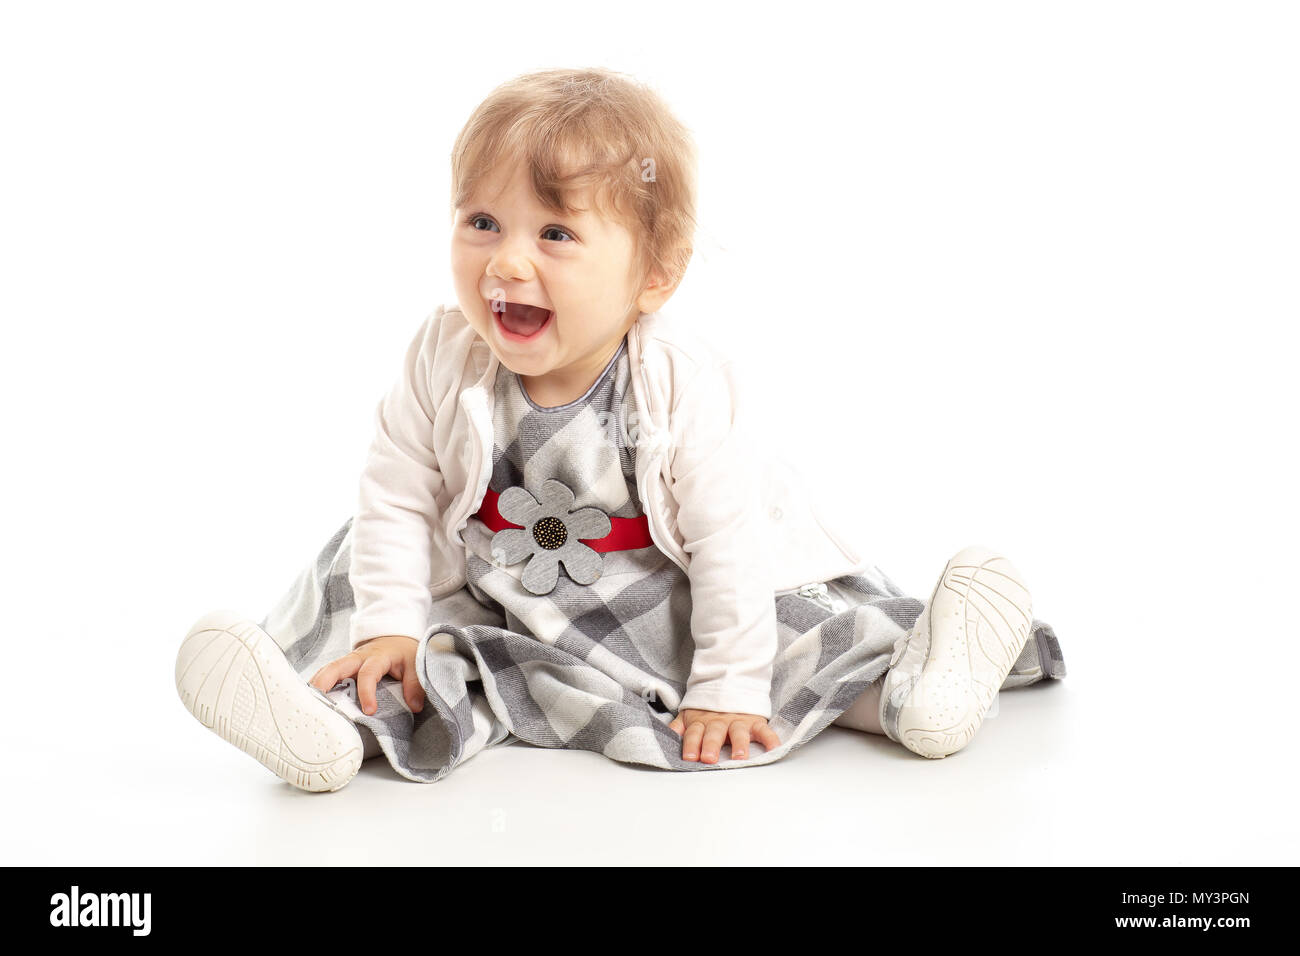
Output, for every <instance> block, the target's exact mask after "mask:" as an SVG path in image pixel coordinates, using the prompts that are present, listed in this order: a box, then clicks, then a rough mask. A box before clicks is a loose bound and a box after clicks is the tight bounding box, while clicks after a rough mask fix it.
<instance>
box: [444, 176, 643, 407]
mask: <svg viewBox="0 0 1300 956" xmlns="http://www.w3.org/2000/svg"><path fill="white" fill-rule="evenodd" d="M503 165H504V164H503ZM577 205H580V206H582V207H585V208H586V210H587V211H586V212H583V213H580V214H578V215H575V216H568V217H557V216H556V214H555V213H553V212H551V211H549V210H548V209H547V208H546V207H545V206H543V205H542V204H541V202H540V201H539V200H538V199H537V197H536V196H535V195H534V194H533V191H532V188H531V185H530V183H529V179H528V174H527V171H526V170H525V169H524V168H523V167H522V165H520V166H519V167H518V168H516V169H514V170H509V169H505V168H498V170H496V172H495V174H494V175H493V176H492V177H490V178H489V179H487V180H486V181H485V182H484V183H483V185H482V186H481V188H480V189H479V191H478V193H477V194H476V195H474V196H473V197H472V198H471V199H470V200H469V202H468V203H467V204H466V205H465V206H463V207H460V208H458V209H457V210H456V219H455V222H454V223H453V226H452V240H451V269H452V275H453V277H454V280H455V284H456V296H457V299H458V302H459V304H460V307H461V310H462V311H463V312H464V313H465V317H466V319H467V320H468V321H469V323H470V325H471V326H472V327H473V328H474V330H475V331H476V332H478V334H479V335H481V336H482V337H483V338H484V339H485V340H486V341H487V343H488V345H489V346H490V347H491V349H492V351H493V352H494V353H495V354H496V356H497V358H498V359H500V361H501V363H502V364H503V365H505V366H506V367H507V368H509V369H511V370H512V371H515V372H517V373H518V374H519V375H520V376H521V377H522V378H523V379H524V380H525V385H526V386H527V388H528V392H529V395H530V396H531V397H532V399H533V400H534V401H535V402H538V403H539V404H545V405H559V404H564V403H566V402H569V401H572V400H573V399H575V398H578V397H580V396H581V395H582V394H583V393H584V392H585V391H586V390H587V389H588V388H589V387H590V386H591V384H592V383H593V382H595V380H596V377H597V376H598V375H599V374H600V373H601V371H603V370H604V368H605V365H606V364H608V362H609V359H610V358H611V357H612V356H613V354H614V351H615V350H616V349H617V348H618V343H619V341H620V340H621V339H622V338H623V335H624V334H625V333H626V332H627V330H628V329H629V328H630V327H631V326H632V324H633V323H634V322H635V321H636V319H637V317H638V316H639V315H640V313H641V312H653V311H655V310H656V309H657V308H659V306H660V305H662V302H663V300H664V299H666V298H667V295H662V294H657V293H656V292H655V291H654V289H651V290H650V291H648V292H647V291H646V290H645V289H642V288H634V287H633V282H634V280H635V276H634V275H633V274H632V273H633V270H634V268H635V263H634V261H633V258H634V248H633V237H632V234H631V233H630V232H629V231H628V229H627V228H626V227H625V226H624V225H623V224H622V223H620V222H617V221H613V220H610V219H606V218H605V217H603V216H602V215H601V214H600V212H599V210H598V209H597V208H596V206H595V204H594V202H593V200H592V197H591V196H590V194H588V195H586V196H580V197H578V200H577ZM529 307H531V308H529Z"/></svg>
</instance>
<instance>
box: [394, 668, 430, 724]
mask: <svg viewBox="0 0 1300 956" xmlns="http://www.w3.org/2000/svg"><path fill="white" fill-rule="evenodd" d="M397 668H398V669H400V671H401V674H400V676H401V678H402V696H403V697H404V698H406V706H407V707H409V708H411V713H413V714H418V713H419V712H420V711H421V710H423V709H424V688H423V687H421V686H420V679H419V678H418V677H416V676H415V665H414V664H411V663H409V662H407V661H402V662H401V663H400V664H398V665H397Z"/></svg>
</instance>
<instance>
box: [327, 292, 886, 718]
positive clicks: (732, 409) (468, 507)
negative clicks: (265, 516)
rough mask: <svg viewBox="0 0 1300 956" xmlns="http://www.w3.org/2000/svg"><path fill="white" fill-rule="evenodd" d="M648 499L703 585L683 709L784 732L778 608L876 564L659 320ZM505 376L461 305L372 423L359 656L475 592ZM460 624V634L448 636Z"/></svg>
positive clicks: (639, 391) (659, 533)
mask: <svg viewBox="0 0 1300 956" xmlns="http://www.w3.org/2000/svg"><path fill="white" fill-rule="evenodd" d="M627 352H628V360H629V363H630V370H631V374H632V388H633V393H634V398H635V406H636V410H637V411H636V413H635V414H634V415H631V416H628V417H629V418H636V419H637V420H635V421H626V422H620V423H619V424H620V426H621V427H622V428H624V429H626V434H627V435H628V436H629V439H630V440H632V441H633V442H634V444H635V447H636V485H637V493H638V495H639V496H640V499H641V504H642V507H643V508H644V509H645V513H646V516H647V518H648V523H649V528H650V536H651V538H652V540H653V541H654V543H655V545H656V546H657V547H658V548H659V549H660V550H661V551H663V552H664V553H665V554H667V555H668V556H669V557H670V558H671V559H672V560H673V561H674V562H676V564H677V565H678V566H679V567H680V568H681V569H682V570H683V571H684V572H686V574H687V575H688V576H689V578H690V585H691V635H692V637H693V639H694V642H695V656H694V658H693V659H692V663H691V672H690V678H689V680H688V681H687V685H686V694H685V696H684V697H683V698H682V702H681V709H682V710H685V709H687V708H695V709H701V710H714V711H732V712H736V713H748V714H758V715H760V716H763V717H769V718H770V717H771V716H772V715H771V709H770V703H769V700H770V698H769V694H770V691H771V676H772V661H773V658H774V657H775V655H776V650H777V633H776V608H775V595H776V594H778V593H781V592H785V591H792V590H795V589H797V588H799V587H800V586H802V585H805V584H810V583H814V582H818V581H828V580H830V579H832V578H835V577H838V576H840V575H842V574H850V573H860V572H862V571H864V570H866V569H867V568H869V567H870V565H869V564H868V563H866V562H864V561H863V560H862V559H861V558H860V557H859V555H858V554H857V553H856V552H855V551H854V550H852V549H851V548H850V547H849V546H848V545H847V544H846V543H845V542H844V541H843V539H842V537H841V536H837V535H835V534H834V533H833V532H832V531H831V530H829V529H827V528H826V527H825V525H824V523H823V522H822V521H821V520H820V517H819V515H818V514H817V512H816V511H815V509H813V507H812V506H811V502H810V500H809V498H808V496H807V495H806V494H805V493H804V492H803V490H802V487H801V485H800V480H799V476H798V474H797V472H795V471H794V470H793V469H792V468H791V467H790V465H789V464H788V463H787V462H785V461H783V460H781V459H780V458H778V457H775V456H771V455H766V454H760V452H759V449H758V448H757V447H756V446H755V445H754V444H753V443H752V442H751V440H750V438H749V431H748V428H747V426H746V425H745V419H744V418H743V417H742V416H741V411H742V406H743V402H742V401H741V396H740V394H739V393H738V392H737V387H736V380H735V378H734V375H733V371H732V366H731V364H730V362H729V361H728V360H725V359H723V358H721V357H720V356H719V355H718V354H717V352H716V351H715V350H714V349H713V347H712V346H711V345H710V344H709V343H708V342H707V341H705V340H704V339H702V338H700V337H699V336H698V335H697V334H695V333H694V332H693V331H692V330H691V329H690V328H688V327H687V326H686V324H684V323H679V322H678V321H677V320H676V319H675V318H673V317H670V316H669V314H668V313H666V312H663V311H660V312H655V313H651V314H643V315H642V316H641V317H640V318H639V319H638V320H637V321H636V323H634V324H633V326H632V328H631V329H630V330H629V332H628V348H627ZM499 365H500V363H499V361H498V359H497V357H496V356H495V355H494V354H493V353H492V350H491V349H490V348H489V347H488V344H487V343H486V342H485V341H484V340H483V339H482V338H481V337H480V336H479V335H478V334H477V333H476V332H475V331H474V330H473V328H472V327H471V326H470V325H469V323H468V322H467V321H466V319H465V316H464V315H463V314H462V313H461V311H460V308H459V306H457V305H451V306H439V307H438V309H437V310H436V311H435V312H434V313H433V315H431V316H430V317H429V318H428V319H426V320H425V322H424V324H423V325H421V327H420V329H419V331H418V332H417V334H416V336H415V338H414V339H413V340H412V341H411V344H410V346H409V347H408V348H407V351H406V360H405V362H404V364H403V367H402V372H401V375H400V377H399V379H398V381H397V382H396V383H395V384H394V385H393V387H392V388H391V389H390V390H389V392H388V394H387V395H386V396H385V397H384V398H383V399H382V400H381V401H380V403H379V405H378V407H377V409H376V412H375V435H374V439H373V440H372V442H371V445H370V450H369V453H368V455H367V458H366V462H365V467H364V469H363V471H362V474H361V486H360V495H359V500H358V506H357V511H356V514H355V515H354V518H353V525H352V558H351V565H350V568H349V577H350V579H351V583H352V589H353V593H354V595H355V599H356V609H355V612H354V614H353V617H352V623H351V640H352V646H353V647H355V646H357V644H359V643H361V642H362V641H365V640H367V639H369V638H372V637H379V636H382V635H387V634H401V635H406V636H409V637H413V638H416V639H417V640H418V639H420V638H421V637H423V636H424V635H425V632H426V630H427V629H428V628H429V627H430V626H431V625H432V624H435V623H436V622H430V621H429V620H428V617H429V613H430V610H431V605H432V599H433V598H434V597H440V596H442V595H444V594H448V593H450V592H452V591H454V590H457V589H458V588H460V587H462V586H464V584H465V581H466V568H465V561H466V548H465V543H464V539H463V538H462V537H461V531H462V529H464V527H465V525H466V523H467V522H468V520H469V518H470V516H471V515H473V514H474V513H476V512H477V511H478V509H479V506H480V505H481V504H482V501H483V497H484V494H485V493H486V491H487V487H488V482H489V481H490V479H491V476H492V447H493V444H492V403H493V401H494V398H495V393H494V391H493V385H494V382H495V379H496V373H497V369H498V367H499ZM446 623H454V622H446Z"/></svg>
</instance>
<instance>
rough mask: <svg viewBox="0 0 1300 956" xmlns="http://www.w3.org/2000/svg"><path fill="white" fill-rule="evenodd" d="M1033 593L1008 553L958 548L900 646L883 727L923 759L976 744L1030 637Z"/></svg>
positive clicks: (885, 695)
mask: <svg viewBox="0 0 1300 956" xmlns="http://www.w3.org/2000/svg"><path fill="white" fill-rule="evenodd" d="M1032 622H1033V613H1032V607H1031V602H1030V596H1029V590H1028V588H1026V587H1025V583H1024V581H1023V580H1021V578H1020V574H1019V572H1018V571H1016V569H1015V567H1014V566H1013V565H1012V564H1011V562H1010V561H1008V560H1007V559H1006V558H1004V557H1002V556H1001V555H998V554H995V553H994V552H992V551H990V550H988V549H987V548H980V547H971V548H966V549H965V550H963V551H960V552H958V553H957V554H956V555H955V556H954V557H953V559H952V560H951V561H949V562H948V566H947V567H946V568H944V570H943V576H942V577H940V579H939V583H938V584H937V585H936V586H935V589H934V594H933V595H932V596H931V598H930V603H929V604H928V605H926V607H925V610H924V611H922V612H921V616H920V617H919V618H917V620H916V624H915V626H913V628H912V630H910V631H909V632H907V633H906V634H904V635H903V636H902V637H900V638H899V640H898V642H897V643H896V644H895V645H894V656H893V658H892V659H891V660H890V662H889V670H888V671H886V672H885V683H884V686H883V687H882V689H881V693H880V726H881V728H882V729H883V730H884V731H885V735H886V736H887V737H889V738H890V739H891V740H894V741H896V742H898V743H901V744H902V745H903V746H905V747H907V749H909V750H911V751H913V752H914V753H918V754H920V755H921V756H922V757H936V758H937V757H946V756H948V755H949V754H952V753H956V752H957V751H958V750H960V749H961V748H962V747H964V746H966V744H967V743H969V742H970V740H971V738H972V737H974V736H975V732H976V731H977V730H979V728H980V724H981V723H982V722H983V720H984V715H985V714H986V713H988V710H989V707H990V706H991V705H992V703H993V699H994V698H995V697H996V696H997V693H998V689H999V688H1000V687H1001V686H1002V682H1003V681H1004V680H1005V679H1006V676H1007V674H1008V673H1009V672H1010V670H1011V667H1012V665H1013V664H1014V663H1015V662H1016V658H1018V657H1019V656H1020V651H1021V650H1022V649H1023V648H1024V646H1025V641H1026V640H1027V639H1028V637H1029V629H1030V626H1031V624H1032Z"/></svg>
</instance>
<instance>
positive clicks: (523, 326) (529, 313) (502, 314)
mask: <svg viewBox="0 0 1300 956" xmlns="http://www.w3.org/2000/svg"><path fill="white" fill-rule="evenodd" d="M488 305H489V308H490V309H491V310H492V315H493V317H494V318H495V319H496V322H497V328H499V329H500V330H501V331H502V332H504V333H505V336H506V338H511V339H519V340H524V339H531V338H533V336H535V335H537V334H538V333H539V332H541V331H542V329H544V328H545V327H546V325H547V324H548V323H549V322H550V321H551V316H552V315H554V314H555V313H554V312H552V311H550V310H549V309H543V308H541V307H540V306H536V305H524V304H523V303H521V302H505V301H503V300H501V299H494V300H491V301H489V303H488Z"/></svg>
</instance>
